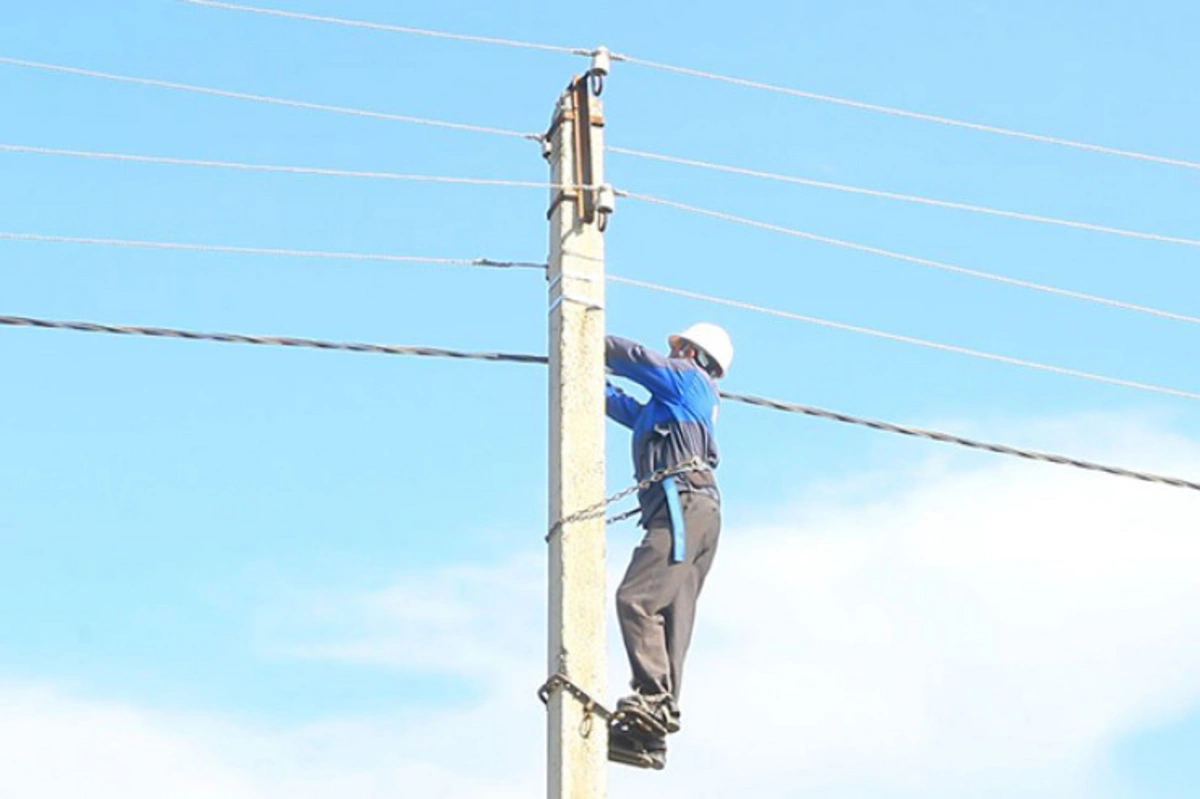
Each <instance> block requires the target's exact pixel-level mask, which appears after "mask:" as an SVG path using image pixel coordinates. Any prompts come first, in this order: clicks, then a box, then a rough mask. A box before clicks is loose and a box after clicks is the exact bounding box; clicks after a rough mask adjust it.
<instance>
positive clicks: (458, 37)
mask: <svg viewBox="0 0 1200 799" xmlns="http://www.w3.org/2000/svg"><path fill="white" fill-rule="evenodd" d="M183 1H184V2H185V3H189V4H191V5H194V6H209V7H210V8H221V9H224V10H226V11H244V12H248V13H252V14H262V15H265V16H271V17H282V18H284V19H298V20H306V21H308V22H325V23H330V24H333V25H342V26H345V27H350V28H365V29H367V30H375V31H387V32H390V33H410V34H413V35H416V36H428V37H431V38H434V39H453V40H455V41H460V42H474V43H476V44H495V45H500V46H502V47H516V48H521V49H524V50H544V51H547V52H551V53H565V54H567V55H582V56H587V55H591V54H592V53H591V50H583V49H580V48H577V47H563V46H562V45H557V44H540V43H538V42H524V41H520V40H518V39H501V38H497V37H495V36H473V35H471V34H466V33H447V32H445V31H435V30H429V29H427V28H413V27H409V26H407V25H390V24H387V23H383V22H367V21H365V20H359V19H346V18H343V17H329V16H321V15H318V14H304V13H301V12H299V11H286V10H284V9H282V8H263V7H261V6H248V5H243V4H241V3H224V2H218V1H217V0H183Z"/></svg>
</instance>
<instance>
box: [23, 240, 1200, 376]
mask: <svg viewBox="0 0 1200 799" xmlns="http://www.w3.org/2000/svg"><path fill="white" fill-rule="evenodd" d="M0 240H11V241H34V242H44V243H63V244H81V245H97V246H112V247H130V248H145V249H156V250H183V251H196V252H213V253H226V254H245V255H273V256H285V257H287V256H290V257H300V258H318V259H328V260H350V261H380V262H388V261H394V262H425V263H436V264H453V265H462V266H481V267H508V268H525V269H536V270H545V268H546V265H545V264H544V263H539V262H536V261H494V260H491V259H486V258H476V259H466V258H433V257H426V256H406V255H390V254H386V253H366V252H326V251H319V250H294V249H283V248H271V247H240V246H234V245H225V244H196V243H186V242H171V241H142V240H135V239H114V238H90V237H82V236H55V235H44V234H37V233H20V232H13V231H0ZM607 279H608V280H609V281H611V282H613V283H621V284H624V285H628V286H634V287H636V288H642V289H647V290H650V291H657V292H661V293H665V294H672V295H675V296H680V297H686V298H688V299H694V300H700V301H702V302H709V303H713V304H716V305H724V306H728V307H732V308H740V309H742V310H748V311H754V312H756V313H763V314H767V315H770V316H776V317H780V318H783V319H791V320H795V321H800V322H806V323H809V324H813V325H819V326H821V327H826V328H832V329H835V330H842V331H846V332H851V333H858V334H861V335H868V336H872V337H874V338H882V339H885V340H889V341H896V342H899V343H903V344H910V345H914V346H919V347H924V348H928V349H935V350H940V351H943V352H952V353H955V354H958V355H966V356H968V357H973V358H980V359H984V360H989V361H996V362H1000V363H1006V364H1009V365H1012V366H1021V367H1025V368H1029V369H1036V370H1040V371H1045V372H1052V373H1055V374H1062V375H1066V376H1070V377H1077V378H1081V379H1085V380H1092V381H1095V382H1100V383H1106V384H1111V385H1118V386H1122V387H1125V388H1133V389H1138V390H1142V391H1150V392H1153V393H1159V394H1168V395H1171V396H1177V397H1184V398H1187V399H1200V394H1195V393H1192V392H1189V391H1182V390H1180V389H1174V388H1167V387H1163V386H1156V385H1153V384H1148V383H1139V382H1136V381H1132V380H1125V379H1123V378H1117V377H1108V376H1106V375H1099V374H1093V373H1091V372H1084V371H1079V370H1076V369H1069V368H1066V367H1061V366H1053V365H1050V364H1044V363H1039V362H1037V361H1029V360H1025V359H1022V358H1014V357H1011V356H1008V355H997V354H994V353H989V352H983V351H981V350H974V349H969V348H967V347H960V346H957V345H954V344H944V343H941V342H936V341H929V340H926V339H920V338H916V337H913V336H905V335H901V334H897V333H889V332H886V331H883V330H876V329H874V328H869V327H863V326H860V325H852V324H847V323H844V322H836V321H832V320H829V319H822V318H820V317H815V316H807V315H804V314H798V313H792V312H790V311H784V310H780V309H777V308H769V307H766V306H762V305H755V304H753V303H748V302H742V301H740V300H731V299H726V298H723V297H716V296H713V295H709V294H702V293H700V292H696V291H689V290H687V289H680V288H674V287H671V286H664V285H661V284H657V283H651V282H649V281H645V280H639V279H636V278H630V277H622V276H620V275H615V274H611V273H610V274H608V275H607Z"/></svg>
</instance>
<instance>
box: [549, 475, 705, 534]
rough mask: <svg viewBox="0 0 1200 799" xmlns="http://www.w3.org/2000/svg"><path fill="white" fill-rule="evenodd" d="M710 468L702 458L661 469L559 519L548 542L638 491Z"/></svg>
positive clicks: (613, 521)
mask: <svg viewBox="0 0 1200 799" xmlns="http://www.w3.org/2000/svg"><path fill="white" fill-rule="evenodd" d="M709 468H711V467H710V466H709V465H708V464H707V463H705V462H704V461H703V460H701V459H700V458H692V459H691V460H687V461H684V462H683V463H677V464H675V465H674V466H668V467H666V468H663V469H659V470H658V471H657V472H655V473H654V474H652V475H650V476H649V477H647V478H646V479H645V480H642V481H640V482H637V483H634V484H633V485H631V486H629V487H628V488H623V489H621V490H620V491H618V492H617V493H615V494H613V495H612V496H610V497H606V498H605V499H603V500H601V501H600V502H597V503H596V504H594V505H589V506H588V507H586V508H584V509H583V510H577V511H575V512H574V513H572V514H570V515H567V516H564V517H563V518H561V519H559V520H558V521H557V522H555V523H554V524H553V525H552V526H551V527H550V532H548V533H546V540H547V541H549V540H550V539H551V538H552V537H553V536H554V534H555V533H558V532H561V531H562V529H563V528H564V527H566V526H567V525H568V524H574V523H575V522H585V521H589V520H590V519H599V518H600V517H601V516H603V515H604V514H605V512H606V510H607V508H608V506H609V505H612V504H613V503H614V502H620V501H621V500H623V499H625V497H628V496H630V495H631V494H635V493H637V492H638V491H645V490H646V489H647V488H649V487H650V486H652V485H654V484H655V483H661V482H662V481H663V480H666V479H667V478H668V477H675V476H676V475H680V474H685V473H687V472H696V471H702V470H704V469H709ZM638 512H639V509H638V508H633V509H632V510H628V511H625V512H624V513H621V514H618V515H616V516H613V517H612V518H610V519H608V520H606V524H616V523H617V522H621V521H624V520H626V519H629V518H632V517H633V516H635V515H636V514H637V513H638Z"/></svg>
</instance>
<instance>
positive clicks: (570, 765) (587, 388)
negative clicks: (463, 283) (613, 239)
mask: <svg viewBox="0 0 1200 799" xmlns="http://www.w3.org/2000/svg"><path fill="white" fill-rule="evenodd" d="M602 79H603V76H602V75H600V76H599V78H597V77H595V76H584V77H582V78H578V79H577V80H576V81H575V82H574V83H572V85H571V87H570V88H568V89H567V91H566V92H564V93H563V95H562V96H561V97H560V98H559V101H558V106H557V108H556V109H555V114H554V121H553V123H552V125H551V127H550V132H549V141H548V142H547V153H546V155H547V158H548V159H549V160H550V163H551V183H553V184H554V185H555V186H556V187H560V188H554V189H552V190H551V197H552V201H551V204H550V211H549V215H548V216H549V219H550V270H549V275H548V279H549V281H550V298H549V301H550V523H551V524H552V525H553V524H554V523H555V522H557V521H559V520H560V519H563V518H564V517H566V516H568V515H570V514H572V513H576V512H578V511H580V510H583V509H586V508H589V507H592V506H594V505H596V504H597V503H600V502H602V501H603V499H604V377H605V375H604V307H603V306H604V235H603V228H604V225H605V220H606V219H607V215H608V211H610V210H611V192H610V191H608V190H605V191H603V192H601V191H593V190H588V189H576V188H574V187H576V186H585V185H586V186H599V185H601V184H602V183H603V179H604V172H603V153H604V135H603V132H604V127H603V126H604V118H603V108H602V105H601V103H600V100H599V98H598V97H596V96H595V95H594V93H593V91H592V88H593V87H594V88H601V86H602V84H601V83H600V81H602ZM589 84H592V87H590V86H589ZM604 528H605V525H604V518H603V516H600V517H598V518H592V519H587V520H583V521H575V522H570V523H568V524H566V525H564V526H563V528H562V529H561V530H559V531H557V532H555V533H553V534H552V535H551V537H550V542H549V543H550V630H549V651H548V655H549V657H548V661H549V670H550V673H551V674H554V673H556V672H557V673H561V674H562V675H564V676H565V677H566V678H567V679H569V680H570V681H571V682H572V683H573V684H574V685H576V686H578V687H579V688H581V689H583V690H584V691H586V692H587V693H588V694H589V695H590V696H592V697H594V698H596V699H597V701H602V700H603V697H604V690H605V654H606V653H605V607H606V601H605V595H606V589H605V540H604V539H605V531H604ZM548 710H549V713H548V730H547V732H548V740H547V750H546V756H547V757H546V766H547V796H548V797H550V799H585V797H586V799H594V798H602V797H604V796H606V795H607V791H608V783H607V771H606V768H607V757H608V727H607V726H606V724H605V722H604V721H603V720H602V719H600V718H590V717H589V718H585V713H584V707H583V704H582V703H581V702H580V701H579V700H578V698H576V697H575V696H573V695H572V694H571V693H569V692H568V691H566V690H563V689H562V688H559V689H557V690H553V691H551V692H550V695H549V702H548Z"/></svg>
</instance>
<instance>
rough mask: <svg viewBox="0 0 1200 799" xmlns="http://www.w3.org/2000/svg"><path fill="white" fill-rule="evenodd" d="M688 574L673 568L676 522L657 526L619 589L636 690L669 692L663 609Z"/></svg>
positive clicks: (637, 552)
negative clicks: (674, 528) (672, 544)
mask: <svg viewBox="0 0 1200 799" xmlns="http://www.w3.org/2000/svg"><path fill="white" fill-rule="evenodd" d="M684 576H685V575H684V570H682V569H678V568H671V527H670V522H669V521H667V520H665V519H664V520H663V521H662V522H656V523H653V524H651V525H650V528H649V529H648V530H646V535H645V536H644V537H643V538H642V543H641V544H639V545H638V547H637V548H636V549H634V551H633V558H632V559H631V560H630V561H629V568H628V569H626V571H625V579H623V580H622V581H621V586H620V588H618V589H617V618H618V619H619V620H620V622H621V635H622V637H623V638H624V639H625V652H626V654H628V655H629V666H630V668H631V669H632V670H633V688H634V690H636V691H637V692H638V693H640V694H643V695H646V696H649V695H653V694H665V693H667V692H668V689H669V682H670V679H671V677H670V661H669V660H668V657H667V637H666V624H665V621H664V619H663V608H665V607H666V606H667V605H668V604H669V603H670V601H671V599H672V598H673V597H674V595H675V593H676V591H677V590H678V585H679V581H680V580H681V579H682V578H683V577H684Z"/></svg>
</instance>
